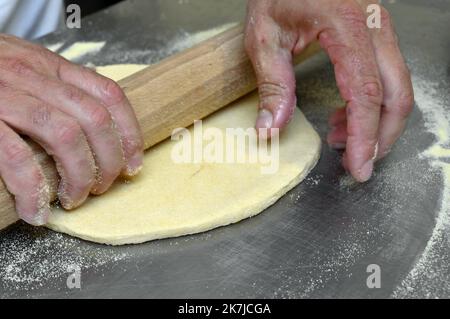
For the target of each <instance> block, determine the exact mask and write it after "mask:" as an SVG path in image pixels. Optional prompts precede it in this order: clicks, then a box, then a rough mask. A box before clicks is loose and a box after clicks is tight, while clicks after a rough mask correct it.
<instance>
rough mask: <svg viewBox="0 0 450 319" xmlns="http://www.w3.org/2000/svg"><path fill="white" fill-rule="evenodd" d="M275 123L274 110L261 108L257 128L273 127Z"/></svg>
mask: <svg viewBox="0 0 450 319" xmlns="http://www.w3.org/2000/svg"><path fill="white" fill-rule="evenodd" d="M272 124H273V115H272V112H270V111H268V110H266V109H261V110H259V115H258V119H257V120H256V127H257V128H267V129H270V128H272Z"/></svg>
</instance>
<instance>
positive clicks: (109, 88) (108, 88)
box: [103, 79, 125, 105]
mask: <svg viewBox="0 0 450 319" xmlns="http://www.w3.org/2000/svg"><path fill="white" fill-rule="evenodd" d="M103 95H104V97H105V100H106V103H107V104H108V105H114V104H118V103H121V102H122V101H123V100H124V99H125V94H124V93H123V91H122V88H121V87H120V86H119V85H118V84H117V83H116V82H114V81H113V80H111V79H105V80H104V83H103Z"/></svg>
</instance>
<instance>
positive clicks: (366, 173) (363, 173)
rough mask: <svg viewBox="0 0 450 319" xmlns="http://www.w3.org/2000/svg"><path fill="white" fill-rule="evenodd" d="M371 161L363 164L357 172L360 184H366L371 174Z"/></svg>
mask: <svg viewBox="0 0 450 319" xmlns="http://www.w3.org/2000/svg"><path fill="white" fill-rule="evenodd" d="M373 163H374V162H373V160H369V161H368V162H367V163H366V164H364V165H363V166H362V167H361V169H360V170H359V172H358V173H359V179H360V181H361V182H362V183H365V182H367V181H368V180H369V179H370V178H371V177H372V173H373Z"/></svg>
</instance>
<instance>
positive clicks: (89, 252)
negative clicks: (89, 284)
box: [0, 224, 128, 298]
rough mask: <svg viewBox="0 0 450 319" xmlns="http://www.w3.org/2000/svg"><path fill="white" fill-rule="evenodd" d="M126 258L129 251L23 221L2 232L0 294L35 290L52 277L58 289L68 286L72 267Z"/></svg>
mask: <svg viewBox="0 0 450 319" xmlns="http://www.w3.org/2000/svg"><path fill="white" fill-rule="evenodd" d="M44 256H45V258H44ZM127 258H128V256H127V254H126V253H120V252H118V251H117V250H112V249H111V248H107V247H103V246H93V245H88V244H84V243H80V241H79V240H76V239H73V238H70V237H68V236H65V235H61V234H59V233H54V232H50V231H48V230H46V229H40V228H33V227H31V226H28V225H25V224H20V225H19V226H16V227H14V229H10V230H7V231H5V232H2V240H1V241H0V291H2V295H1V296H0V298H8V297H14V296H15V294H16V293H20V292H21V293H23V292H30V291H36V290H38V289H40V288H41V287H43V286H44V284H45V285H48V284H49V283H51V282H52V281H53V286H54V288H55V289H61V290H63V289H66V290H67V286H66V281H65V278H67V277H68V276H69V275H70V274H71V272H69V267H72V266H77V267H80V269H81V272H82V273H83V271H86V270H87V269H97V270H98V269H99V268H100V267H101V266H103V265H106V264H108V265H111V263H115V262H118V261H121V260H125V259H127ZM61 278H62V279H61ZM58 279H59V280H58Z"/></svg>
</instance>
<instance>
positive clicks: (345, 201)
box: [0, 0, 450, 298]
mask: <svg viewBox="0 0 450 319" xmlns="http://www.w3.org/2000/svg"><path fill="white" fill-rule="evenodd" d="M386 2H388V1H386ZM386 7H387V8H388V9H389V10H390V11H391V13H392V15H393V17H394V20H395V24H396V27H397V31H398V33H399V35H400V39H401V45H402V50H403V52H404V54H405V56H406V58H407V61H408V64H409V66H410V67H411V69H412V73H413V75H414V78H415V84H416V85H419V86H420V87H422V86H424V85H425V86H424V87H425V88H426V84H427V83H433V84H435V85H434V86H433V88H434V90H435V91H436V92H435V93H434V94H435V96H437V97H439V98H440V99H441V100H442V101H444V103H445V104H446V106H445V107H446V110H447V111H450V106H449V99H450V85H449V82H450V54H449V53H450V39H449V35H448V32H449V30H450V1H448V0H447V1H444V0H441V1H438V0H435V1H425V0H422V1H419V0H415V1H412V0H409V1H406V0H403V1H402V0H397V1H395V2H394V3H386ZM244 14H245V1H243V0H239V1H237V0H233V1H212V0H190V1H178V0H161V1H156V0H154V1H138V0H135V1H131V0H130V1H127V2H125V3H123V4H120V5H118V6H115V7H113V8H111V9H109V10H107V11H104V12H101V13H99V14H97V15H94V16H92V17H90V18H88V19H86V20H84V21H83V27H82V29H81V30H79V31H74V30H62V31H60V32H57V33H55V34H52V35H50V36H47V37H46V38H44V39H42V40H41V41H40V42H41V43H43V44H54V43H58V42H64V47H67V46H69V45H70V44H72V43H74V42H76V41H81V40H83V41H107V44H106V46H105V47H104V48H103V50H102V51H101V52H100V54H98V55H95V56H92V55H91V56H87V57H85V58H84V59H83V60H82V61H80V62H81V63H88V62H90V63H94V64H97V65H102V64H111V63H155V62H157V61H158V60H160V59H162V58H164V57H165V56H167V55H168V54H172V53H174V52H175V51H176V50H177V49H176V48H174V46H173V45H172V46H171V44H173V42H174V41H175V40H176V39H180V38H183V37H184V36H186V34H189V33H193V32H196V31H200V30H205V29H208V28H212V27H215V26H219V25H222V24H224V23H227V22H233V21H240V20H242V19H243V16H244ZM297 73H298V95H299V101H300V105H301V109H302V110H303V111H304V113H305V114H306V116H307V117H308V119H309V120H310V121H311V122H312V123H313V125H314V126H315V127H316V128H317V130H318V131H319V132H320V134H321V136H322V138H323V140H324V141H325V136H326V130H327V116H328V114H330V112H331V110H332V108H331V107H333V106H335V104H336V103H338V101H339V99H338V93H337V89H336V86H335V83H334V78H333V71H332V67H331V65H330V63H329V62H328V60H327V58H326V57H325V56H324V55H321V56H319V57H316V58H314V59H313V60H312V61H309V62H308V63H307V64H305V65H303V66H302V67H300V69H299V70H298V72H297ZM422 91H423V92H420V93H423V94H426V93H427V92H426V89H425V90H423V89H422ZM423 94H422V95H423ZM420 97H421V98H422V100H423V96H420ZM425 97H426V96H425ZM420 102H421V101H418V103H420ZM433 141H434V137H433V136H432V135H431V134H430V133H427V131H426V129H425V126H424V118H423V116H422V114H421V112H420V111H419V109H418V108H417V107H416V108H415V110H414V113H413V114H412V116H411V119H410V121H409V125H408V129H407V131H406V132H405V135H404V136H403V137H402V139H401V140H400V141H399V143H398V144H397V145H396V147H395V149H394V150H393V152H392V154H391V155H390V156H389V157H388V158H387V159H385V160H383V161H382V162H381V163H380V164H379V165H377V169H376V173H375V176H374V178H373V179H372V180H371V181H370V182H368V183H366V184H364V185H358V184H355V183H354V182H352V180H351V179H350V178H349V177H347V176H346V174H345V172H344V170H343V169H342V168H341V166H340V164H339V160H340V159H339V154H338V153H337V152H335V151H333V150H330V149H329V148H328V147H327V146H326V145H325V143H324V147H323V151H322V158H321V160H320V162H319V164H318V166H317V167H316V168H315V169H314V171H313V172H312V174H311V175H310V177H308V179H307V180H305V182H303V183H302V184H301V185H299V186H298V187H296V188H295V189H294V190H293V191H291V192H290V193H289V194H288V195H286V196H285V197H284V198H282V199H281V200H280V201H279V202H278V203H276V204H275V205H274V206H273V207H271V208H269V209H268V210H267V211H265V212H264V213H262V214H261V215H259V216H257V217H255V218H251V219H249V220H246V221H243V222H242V223H239V224H236V225H233V226H230V227H225V228H221V229H217V230H213V231H211V232H208V233H206V234H200V235H196V236H189V237H183V238H176V239H170V240H161V241H155V242H150V243H147V244H143V245H139V246H127V247H115V248H113V247H105V246H101V245H96V244H92V243H87V242H84V241H81V240H77V239H71V238H68V237H67V236H63V235H59V234H56V233H54V232H52V231H49V230H45V229H33V228H31V227H29V226H26V225H23V224H17V225H15V226H13V227H11V228H10V229H8V230H6V231H4V232H3V233H2V234H0V279H1V281H0V298H1V297H3V298H5V297H84V298H90V297H199V298H212V297H218V298H221V297H231V298H233V297H251V298H253V297H264V298H266V297H267V298H272V297H275V298H277V297H280V298H281V297H285V298H296V297H338V298H342V297H369V298H380V297H391V296H393V295H395V296H398V297H421V296H422V297H450V266H449V259H448V258H447V257H448V256H449V251H450V250H449V249H450V240H449V236H450V229H449V232H448V233H447V234H445V232H444V234H443V235H442V236H441V237H442V238H440V239H439V241H440V242H438V243H437V246H436V247H437V248H436V247H435V249H437V250H436V251H434V253H435V258H434V259H433V264H432V265H428V266H427V268H423V267H422V268H423V269H421V270H420V269H419V270H417V269H418V268H417V262H419V261H420V260H421V258H423V257H424V254H425V253H429V252H425V251H424V250H425V248H426V247H427V245H428V246H429V245H430V238H431V236H432V234H433V231H434V230H435V229H436V227H437V226H436V220H437V217H439V216H437V215H438V211H439V208H440V206H441V199H442V196H443V193H442V192H443V180H442V177H441V174H440V171H439V170H437V169H433V168H432V167H431V162H430V160H428V159H426V158H424V157H421V156H419V154H420V153H421V152H422V151H423V150H425V149H426V148H427V147H429V146H430V145H431V144H432V143H433ZM440 217H442V216H440ZM449 228H450V227H449ZM433 240H434V239H433ZM434 244H436V243H434ZM71 264H75V265H79V266H80V267H81V275H82V277H81V278H82V289H81V290H79V289H74V290H70V289H68V288H67V286H66V279H67V277H68V275H69V274H70V273H68V272H67V269H66V268H67V265H71ZM370 264H377V265H379V266H380V268H381V271H382V273H381V274H382V277H381V278H382V285H381V288H380V289H368V288H367V286H366V279H367V277H368V275H369V274H368V273H367V272H366V269H367V266H368V265H370ZM412 269H416V270H415V272H414V273H413V274H410V272H411V270H412ZM418 271H422V273H418ZM408 274H410V277H409V278H412V281H407V282H405V281H404V279H405V278H407V276H408ZM402 282H403V285H402ZM407 288H409V289H407Z"/></svg>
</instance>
